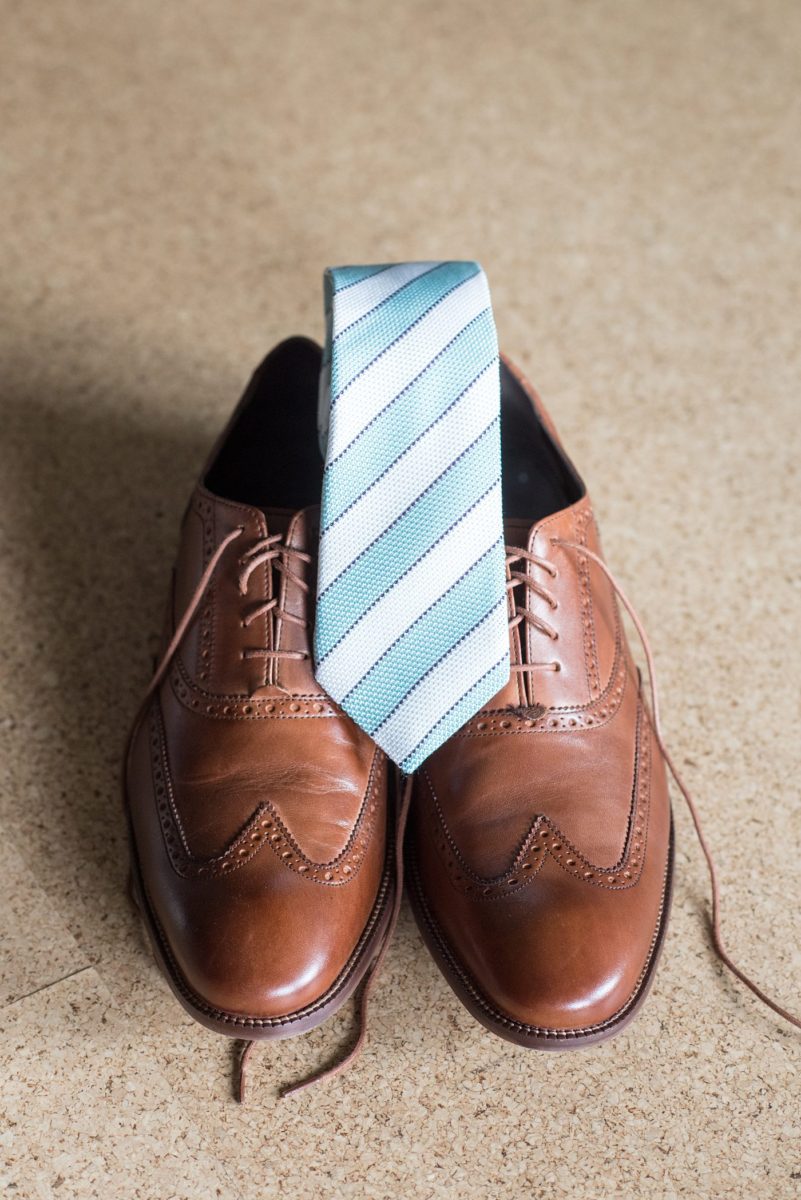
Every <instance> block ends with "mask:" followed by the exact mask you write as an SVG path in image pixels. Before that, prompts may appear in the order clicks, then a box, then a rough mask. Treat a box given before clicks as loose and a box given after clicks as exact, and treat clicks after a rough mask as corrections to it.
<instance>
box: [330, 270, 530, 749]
mask: <svg viewBox="0 0 801 1200" xmlns="http://www.w3.org/2000/svg"><path fill="white" fill-rule="evenodd" d="M324 285H325V301H326V346H325V353H324V357H323V369H322V374H321V380H320V432H321V439H322V440H323V441H324V443H325V445H324V452H325V460H326V461H325V475H324V478H323V494H322V508H321V514H320V549H319V567H318V583H317V611H316V620H315V636H314V642H315V645H314V651H315V662H316V676H317V680H318V682H319V683H320V684H321V685H322V686H323V687H324V688H325V690H326V691H327V692H328V694H329V695H330V696H331V697H332V698H333V699H334V700H336V701H337V702H338V703H339V704H340V705H341V706H342V708H343V709H344V710H345V711H346V712H347V713H349V714H350V716H351V717H352V718H353V719H354V720H355V721H356V723H357V724H358V725H360V726H361V727H362V728H363V729H365V730H366V731H367V732H368V733H369V734H370V735H371V737H372V738H373V740H374V741H375V742H376V743H377V744H378V745H379V746H380V747H381V748H382V749H383V750H385V751H386V753H387V754H388V755H389V757H390V758H391V759H393V760H394V761H395V762H396V763H397V764H398V765H399V766H400V767H401V768H402V769H403V770H404V771H406V772H407V773H409V772H411V771H413V770H415V769H416V768H417V767H418V766H419V765H420V763H421V762H423V761H424V760H425V759H426V758H427V757H428V755H429V754H431V752H432V751H433V750H435V749H436V748H437V746H439V745H441V743H442V742H444V741H445V740H446V739H447V738H448V737H450V735H451V734H452V733H454V732H455V731H456V730H457V729H458V728H459V727H460V726H461V725H462V724H463V723H464V722H465V721H466V720H468V719H469V718H470V717H471V716H473V714H474V713H476V712H477V711H478V710H479V709H480V708H481V707H482V706H483V705H484V704H486V703H487V701H488V700H489V699H490V698H491V697H492V696H493V695H494V694H495V693H496V692H497V691H498V690H499V689H500V688H501V687H502V686H503V684H504V683H505V682H506V681H507V679H508V678H509V634H508V624H507V602H506V586H505V585H506V571H505V552H504V539H503V523H502V515H501V483H500V475H501V465H500V464H501V459H500V415H499V405H500V384H499V369H498V344H497V337H496V333H495V322H494V320H493V316H492V307H491V303H490V295H489V288H488V286H487V280H486V277H485V275H484V272H483V270H482V269H481V267H480V266H479V265H478V263H474V262H439V263H438V262H422V263H397V264H395V265H390V266H365V267H354V266H349V267H333V268H330V269H329V270H327V271H326V272H325V277H324Z"/></svg>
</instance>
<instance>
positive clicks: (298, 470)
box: [205, 337, 584, 524]
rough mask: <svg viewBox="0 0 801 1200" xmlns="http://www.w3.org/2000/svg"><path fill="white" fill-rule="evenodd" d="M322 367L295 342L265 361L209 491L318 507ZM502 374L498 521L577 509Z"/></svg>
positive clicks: (511, 382)
mask: <svg viewBox="0 0 801 1200" xmlns="http://www.w3.org/2000/svg"><path fill="white" fill-rule="evenodd" d="M321 360H322V352H321V350H320V347H319V346H317V345H316V344H315V343H314V342H312V341H309V340H308V339H307V338H300V337H297V338H290V339H288V340H287V341H285V342H282V343H281V344H280V345H279V346H276V348H275V349H274V350H273V351H272V352H271V353H270V354H268V355H267V357H266V358H265V359H264V361H263V362H262V364H261V366H260V367H258V368H257V370H256V372H255V373H254V375H253V378H252V379H251V381H250V384H249V385H248V388H247V390H246V392H245V395H244V396H243V397H242V400H241V401H240V404H239V406H238V407H237V409H236V411H235V413H234V415H233V417H232V418H231V422H230V424H229V426H228V428H227V430H226V432H225V434H224V436H223V438H222V439H221V441H220V444H219V449H218V450H217V453H216V456H215V457H214V458H213V460H212V462H211V465H210V467H209V468H208V471H207V473H206V478H205V484H206V487H207V488H208V489H209V490H210V491H211V492H213V493H214V494H215V495H217V496H223V497H225V498H226V499H228V500H235V501H237V502H238V503H240V504H248V505H252V506H254V507H256V508H285V509H290V510H292V511H296V510H297V509H299V508H306V507H308V506H310V505H314V504H319V503H320V493H321V490H322V480H323V462H322V458H321V456H320V451H319V444H318V438H317V392H318V381H319V375H320V364H321ZM500 375H501V453H502V460H503V481H502V490H503V514H504V516H505V517H511V518H518V519H524V520H526V521H528V522H529V523H530V524H533V523H534V522H535V521H540V520H542V518H543V517H547V516H550V515H551V513H555V512H559V511H560V510H561V509H563V508H567V507H568V505H571V504H574V503H575V502H576V501H577V500H579V499H580V498H581V496H582V495H583V494H584V487H583V485H582V482H581V480H580V479H579V477H578V475H577V474H576V472H575V470H574V468H573V466H572V464H571V463H570V462H569V461H568V460H567V458H566V457H565V456H564V454H563V453H562V452H561V450H560V449H559V448H558V447H557V446H556V444H555V443H554V441H553V439H552V438H551V435H550V434H549V432H548V430H547V429H546V428H545V427H544V425H543V424H542V422H541V421H540V419H539V417H538V415H537V412H536V410H535V408H534V406H533V405H532V403H531V399H530V398H529V396H528V395H527V393H526V392H525V390H524V389H523V387H522V386H521V384H520V383H519V382H518V380H517V379H516V378H515V376H514V375H513V374H512V372H511V371H510V370H509V368H508V367H507V366H506V364H505V363H503V362H501V371H500Z"/></svg>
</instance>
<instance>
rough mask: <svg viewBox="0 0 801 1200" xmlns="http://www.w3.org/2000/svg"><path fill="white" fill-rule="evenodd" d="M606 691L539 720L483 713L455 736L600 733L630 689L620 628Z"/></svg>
mask: <svg viewBox="0 0 801 1200" xmlns="http://www.w3.org/2000/svg"><path fill="white" fill-rule="evenodd" d="M612 667H613V669H612V673H611V674H610V677H609V683H608V684H607V687H606V689H605V691H604V692H603V693H602V694H601V695H600V696H598V698H597V699H595V700H592V701H590V702H589V703H588V704H576V705H561V706H554V707H553V708H547V709H545V711H544V712H543V714H542V715H541V716H540V717H526V718H523V717H521V716H519V714H517V713H516V712H515V710H514V708H513V707H507V708H490V709H487V708H485V709H482V710H481V711H480V712H479V713H476V715H475V717H473V718H471V719H470V720H469V721H467V722H465V724H464V725H463V726H462V728H461V729H460V730H459V731H458V732H457V733H456V734H454V737H459V738H475V737H491V736H496V735H498V734H515V733H523V734H527V733H562V732H568V733H575V732H576V731H577V730H578V729H599V728H601V727H602V726H603V725H607V724H608V723H609V722H610V721H611V720H612V719H613V717H614V716H615V715H616V713H617V712H618V710H619V708H620V706H621V704H622V703H623V697H624V694H625V691H626V687H627V685H628V677H629V671H628V669H627V667H626V662H625V659H624V656H623V643H622V634H621V630H620V628H618V634H617V639H616V643H615V660H614V662H613V664H612Z"/></svg>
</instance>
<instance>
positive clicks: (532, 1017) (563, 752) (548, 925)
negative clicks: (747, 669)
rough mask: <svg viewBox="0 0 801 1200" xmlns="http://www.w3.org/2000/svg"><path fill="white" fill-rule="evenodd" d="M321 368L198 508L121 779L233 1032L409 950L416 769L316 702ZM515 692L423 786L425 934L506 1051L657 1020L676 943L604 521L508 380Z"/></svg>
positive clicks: (264, 376)
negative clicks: (403, 818) (655, 1003)
mask: <svg viewBox="0 0 801 1200" xmlns="http://www.w3.org/2000/svg"><path fill="white" fill-rule="evenodd" d="M319 369H320V350H319V348H318V347H317V346H316V345H315V344H314V343H312V342H310V341H307V340H305V339H302V338H294V339H291V340H289V341H287V342H284V343H283V344H282V345H280V346H278V347H277V348H276V349H275V350H274V351H273V352H272V353H271V354H270V355H269V356H268V357H267V358H266V359H265V361H264V362H263V363H262V365H261V366H260V367H259V369H258V370H257V371H256V374H255V375H254V377H253V379H252V381H251V383H250V385H249V387H248V389H247V391H246V392H245V395H244V397H243V399H242V401H241V402H240V404H239V406H238V407H237V409H236V411H235V412H234V414H233V417H232V419H231V421H230V422H229V424H228V427H227V428H226V430H225V432H224V434H223V435H222V437H221V438H220V440H219V442H218V444H217V446H216V447H215V449H214V451H213V453H212V455H211V457H210V459H209V462H208V463H207V465H206V468H205V470H204V472H203V475H202V477H201V480H200V483H199V484H198V485H197V487H196V489H195V491H194V494H193V495H192V498H191V500H190V502H189V505H188V507H187V510H186V513H185V515H184V518H183V524H182V528H181V539H180V546H179V550H178V556H177V561H176V566H175V569H174V573H173V580H172V589H171V593H170V598H169V605H168V612H167V619H166V628H165V633H164V644H163V653H162V659H161V665H160V667H159V669H158V671H157V674H156V676H155V678H154V680H153V682H152V684H151V686H150V689H149V691H148V694H147V696H146V699H145V702H144V704H143V705H142V708H141V710H140V712H139V714H138V716H137V719H136V722H135V725H134V729H133V732H132V734H131V738H130V742H129V747H128V751H127V755H126V765H125V807H126V813H127V818H128V822H129V826H130V837H131V859H132V888H133V893H134V896H135V899H136V901H137V904H138V906H139V908H140V910H141V913H142V916H143V918H144V921H145V924H146V927H147V930H148V933H149V936H150V940H151V942H152V945H153V948H154V951H155V954H156V956H157V959H158V961H159V963H160V965H161V967H162V969H163V971H164V973H165V975H166V977H167V979H168V980H169V983H170V985H171V987H172V989H173V991H174V992H175V994H176V996H177V997H178V999H179V1000H180V1001H181V1003H182V1004H183V1005H184V1007H185V1008H186V1009H187V1010H188V1011H189V1012H190V1013H191V1014H192V1016H194V1017H195V1018H196V1019H197V1020H198V1021H200V1022H201V1023H202V1024H204V1025H206V1026H208V1027H209V1028H211V1029H213V1030H216V1031H217V1032H219V1033H224V1034H228V1035H231V1036H234V1037H238V1038H244V1039H247V1040H252V1039H259V1038H271V1037H278V1038H280V1037H287V1036H290V1035H292V1034H295V1033H300V1032H303V1031H304V1030H307V1029H309V1028H311V1027H312V1026H314V1025H317V1024H319V1023H320V1022H321V1021H323V1020H325V1018H326V1017H328V1016H329V1015H330V1014H331V1013H333V1012H334V1011H336V1009H337V1008H338V1007H339V1006H340V1005H341V1004H342V1003H343V1002H344V1001H345V1000H346V999H347V998H348V997H349V996H350V995H351V994H352V993H353V991H354V989H356V987H357V986H358V985H359V983H360V981H361V980H363V979H364V978H365V976H366V974H367V973H368V972H369V971H370V968H371V964H373V963H374V962H375V960H376V957H377V956H378V954H379V952H380V950H381V948H382V946H383V945H384V944H385V942H386V937H387V931H388V927H389V925H390V921H391V917H392V913H393V908H394V906H395V904H396V901H397V900H398V896H397V889H398V886H399V880H398V875H399V872H398V871H397V870H396V869H395V867H394V862H393V855H392V841H393V830H394V819H393V814H394V812H395V811H396V807H397V803H398V796H397V790H396V774H395V770H394V768H392V767H391V764H389V763H388V762H387V760H386V758H385V756H384V754H383V753H382V752H381V751H380V750H379V749H378V748H377V747H376V746H375V745H374V744H373V743H372V741H371V740H370V738H369V737H368V735H367V734H365V733H364V732H362V731H361V730H360V729H359V728H358V727H357V726H356V725H355V724H354V723H353V722H352V721H351V720H350V718H349V717H347V716H346V715H345V714H344V713H343V712H342V711H341V710H340V709H339V708H338V707H337V706H336V705H335V704H333V703H332V702H331V701H330V700H329V698H328V697H327V696H326V695H325V694H324V693H323V692H322V691H321V690H320V688H319V686H318V685H317V684H316V682H315V679H314V672H313V663H312V658H311V628H310V627H311V623H312V619H313V612H314V594H315V553H316V545H317V540H318V527H317V526H318V505H319V499H320V489H321V479H322V462H321V460H320V456H319V452H318V448H317V436H316V425H315V421H316V406H317V387H318V375H319ZM501 381H502V407H501V413H502V416H501V430H502V444H503V456H504V462H503V477H504V512H505V518H506V523H507V529H506V534H507V542H508V559H507V562H508V566H507V573H508V584H507V586H508V590H509V625H510V633H509V636H510V642H511V651H512V663H513V670H512V675H511V678H510V680H509V683H508V684H507V685H506V686H505V687H504V688H503V689H502V691H501V692H499V693H498V695H496V696H495V697H494V698H493V700H492V702H491V703H490V704H489V705H488V706H487V707H486V708H485V709H484V710H482V711H481V712H480V713H478V714H477V715H476V716H475V717H474V718H473V719H472V720H470V721H469V722H468V723H467V724H466V725H465V726H464V727H463V728H462V729H461V730H460V731H459V733H457V734H456V735H455V736H454V737H453V738H451V740H450V741H449V742H447V743H446V744H445V745H444V746H442V747H441V748H440V749H439V750H437V751H436V752H435V753H434V754H433V755H432V756H431V758H430V759H429V760H428V761H427V762H426V763H425V764H424V766H423V767H422V768H421V769H420V770H419V771H418V773H417V775H416V777H415V778H414V779H413V781H411V783H410V785H409V787H410V788H411V800H412V805H411V828H410V836H409V838H408V845H407V858H408V875H409V879H410V892H411V896H412V900H413V903H414V909H415V913H416V915H417V920H418V922H419V925H420V929H421V931H422V933H423V936H424V937H425V940H426V942H427V944H428V946H429V948H430V949H431V952H432V954H433V955H434V957H435V959H436V961H437V963H438V964H439V966H440V967H441V969H442V971H443V972H444V974H445V976H446V978H447V979H448V981H449V982H450V984H451V986H452V987H453V989H454V991H455V992H456V994H457V995H458V996H459V997H460V999H461V1000H462V1001H463V1002H464V1004H465V1005H466V1006H467V1007H468V1009H469V1010H470V1011H471V1012H472V1013H473V1014H474V1015H475V1016H476V1017H477V1018H478V1019H479V1020H480V1021H481V1022H483V1023H484V1024H485V1025H486V1026H487V1027H488V1028H490V1029H491V1030H493V1031H494V1032H495V1033H498V1034H500V1035H501V1036H503V1037H507V1038H510V1039H512V1040H514V1041H516V1042H520V1043H522V1044H524V1045H528V1046H535V1047H539V1048H544V1049H551V1048H568V1047H572V1046H578V1045H581V1044H584V1043H587V1042H591V1041H596V1040H598V1039H600V1038H603V1037H607V1036H609V1035H611V1034H612V1033H614V1032H616V1031H617V1030H618V1029H619V1028H621V1026H622V1025H623V1024H625V1022H626V1021H627V1020H629V1019H630V1018H631V1016H632V1015H633V1014H634V1013H635V1012H636V1010H637V1008H638V1006H639V1005H640V1004H641V1002H642V1000H643V998H644V996H645V993H646V991H647V989H648V986H649V984H650V982H651V979H652V977H653V973H654V967H655V963H656V959H657V956H658V953H659V948H660V946H661V943H662V939H663V936H664V931H665V925H666V922H667V915H668V908H669V901H670V882H671V869H672V837H671V817H670V805H669V800H668V795H667V789H666V782H665V771H664V766H663V761H662V757H661V755H660V753H659V749H658V746H657V744H656V741H655V737H654V732H653V729H652V723H651V718H650V716H649V711H648V708H647V706H646V704H645V703H644V701H643V697H642V693H641V687H640V681H639V678H638V673H637V671H636V668H635V667H634V665H633V663H632V659H631V657H630V654H629V650H628V647H627V644H626V638H625V635H624V632H623V629H622V626H621V622H620V616H619V612H618V606H617V602H616V598H615V595H614V591H613V588H612V587H611V585H610V583H609V581H608V579H607V577H606V574H605V572H604V570H603V569H602V564H601V562H600V561H599V559H600V546H599V542H598V534H597V530H596V526H595V521H594V518H593V513H592V507H591V505H590V501H589V499H588V497H587V494H586V491H585V488H584V485H583V483H582V482H581V480H580V478H579V476H578V475H577V473H576V471H575V469H574V467H573V466H572V464H571V463H570V461H569V460H568V458H567V457H566V455H565V453H564V451H563V450H562V448H561V445H560V443H559V440H558V438H557V436H556V433H555V431H554V429H553V426H552V425H551V422H550V420H549V418H548V416H547V414H546V413H545V412H544V410H543V408H542V405H541V403H540V401H539V400H538V398H537V396H536V395H535V394H534V392H533V390H532V389H531V387H530V386H529V385H528V384H527V383H526V382H525V380H524V379H522V377H521V376H520V375H519V374H518V373H517V372H516V371H515V370H514V369H513V368H512V367H510V366H509V364H508V363H505V362H504V363H502V367H501Z"/></svg>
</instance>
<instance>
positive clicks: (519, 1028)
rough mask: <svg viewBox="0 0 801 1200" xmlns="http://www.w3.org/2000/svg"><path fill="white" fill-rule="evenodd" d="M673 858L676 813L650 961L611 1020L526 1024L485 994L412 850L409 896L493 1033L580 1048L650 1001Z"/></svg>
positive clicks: (434, 945)
mask: <svg viewBox="0 0 801 1200" xmlns="http://www.w3.org/2000/svg"><path fill="white" fill-rule="evenodd" d="M673 859H674V834H673V817H672V815H671V820H670V841H669V846H668V858H667V863H666V865H665V880H664V885H663V889H662V903H661V906H660V910H659V919H658V924H657V927H656V931H655V933H654V937H653V940H652V942H651V946H650V949H649V952H648V958H647V959H646V963H645V966H644V967H643V971H642V974H641V975H640V979H639V981H638V984H637V986H636V988H635V990H634V992H633V993H632V995H631V996H630V997H629V999H628V1000H627V1001H626V1003H625V1004H624V1005H623V1006H622V1007H621V1008H620V1009H618V1011H617V1012H616V1013H615V1014H614V1015H613V1016H611V1017H609V1018H607V1020H606V1021H602V1022H599V1023H598V1024H597V1025H590V1026H586V1027H585V1028H583V1029H548V1028H543V1027H540V1026H535V1025H526V1024H524V1023H523V1022H522V1021H516V1020H515V1019H514V1018H513V1017H509V1016H507V1015H506V1013H504V1012H502V1011H501V1010H500V1009H498V1008H496V1007H495V1006H494V1005H493V1004H492V1003H491V1001H489V1000H488V999H487V997H486V996H485V995H484V994H483V992H482V991H481V989H480V988H479V986H478V985H477V984H476V982H475V980H474V979H473V978H472V976H471V975H470V973H469V972H468V971H467V970H466V969H465V968H464V967H463V966H462V965H461V963H460V962H459V960H458V959H457V957H456V955H455V954H454V952H453V950H452V949H451V947H450V945H449V943H448V941H447V939H446V937H445V935H444V933H443V932H442V930H441V929H440V927H439V925H438V924H437V922H436V920H435V919H434V917H433V916H432V914H431V911H430V909H429V908H428V905H427V903H426V899H425V895H424V893H423V889H422V885H421V882H420V876H419V872H418V870H417V864H416V861H415V859H414V857H413V855H412V854H411V853H409V856H408V862H409V872H408V878H409V899H410V901H411V905H412V911H413V913H414V916H415V920H416V922H417V927H418V929H419V930H420V933H421V935H422V937H423V941H424V942H425V944H426V945H427V947H428V949H429V951H430V952H431V956H432V958H433V959H434V962H435V963H436V964H437V966H438V967H439V969H440V971H441V972H442V974H443V975H444V976H445V979H446V980H447V982H448V983H449V984H450V986H451V988H452V989H453V991H454V992H455V993H456V995H457V996H458V997H459V999H460V1000H461V1002H462V1004H463V1005H464V1006H465V1008H466V1009H467V1010H468V1012H470V1013H471V1014H472V1016H474V1017H475V1018H476V1020H477V1021H479V1022H480V1024H482V1025H483V1026H484V1027H485V1028H486V1029H489V1030H490V1032H491V1033H494V1034H497V1035H498V1037H502V1038H504V1039H505V1040H506V1041H509V1042H514V1043H515V1044H516V1045H518V1046H526V1047H528V1048H529V1049H533V1050H579V1049H581V1048H582V1047H584V1046H590V1045H592V1044H593V1043H595V1042H603V1041H605V1040H606V1039H607V1038H610V1037H614V1036H615V1034H617V1033H619V1032H620V1031H621V1030H622V1029H625V1027H626V1026H627V1025H628V1024H629V1022H630V1021H633V1020H634V1018H635V1017H636V1015H637V1013H638V1012H639V1010H640V1008H641V1007H642V1005H643V1003H644V1002H645V999H646V996H647V995H648V992H649V990H650V988H651V984H652V983H653V978H654V975H655V973H656V966H657V963H658V961H659V956H660V954H661V952H662V946H663V943H664V940H665V930H666V929H667V924H668V917H669V915H670V904H671V900H672V895H673Z"/></svg>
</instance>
